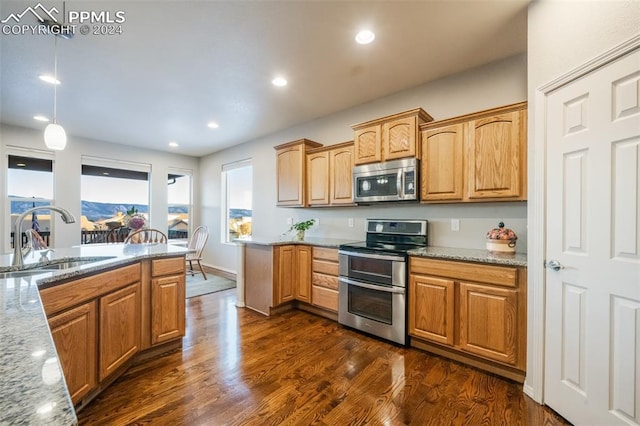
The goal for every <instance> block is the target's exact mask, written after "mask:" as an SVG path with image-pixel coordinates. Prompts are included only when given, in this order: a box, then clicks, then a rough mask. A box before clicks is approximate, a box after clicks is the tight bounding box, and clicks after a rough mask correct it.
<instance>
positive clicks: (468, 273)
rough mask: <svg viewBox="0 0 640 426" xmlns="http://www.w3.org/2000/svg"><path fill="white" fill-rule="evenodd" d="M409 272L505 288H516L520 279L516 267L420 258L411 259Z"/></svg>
mask: <svg viewBox="0 0 640 426" xmlns="http://www.w3.org/2000/svg"><path fill="white" fill-rule="evenodd" d="M409 271H410V273H412V274H422V275H437V276H441V277H447V278H453V279H458V280H470V281H474V282H480V283H488V284H494V285H501V286H505V287H516V286H517V278H518V269H517V268H514V267H508V266H493V265H478V264H475V263H465V262H456V261H449V260H435V259H426V258H420V257H411V259H410V264H409Z"/></svg>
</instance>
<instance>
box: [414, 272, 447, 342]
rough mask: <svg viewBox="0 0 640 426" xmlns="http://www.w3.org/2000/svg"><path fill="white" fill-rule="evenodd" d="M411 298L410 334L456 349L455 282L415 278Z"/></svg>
mask: <svg viewBox="0 0 640 426" xmlns="http://www.w3.org/2000/svg"><path fill="white" fill-rule="evenodd" d="M409 294H410V297H409V334H411V335H414V336H418V337H422V338H424V339H429V340H432V341H434V342H438V343H443V344H445V345H449V346H453V343H454V342H453V337H454V327H455V323H454V321H455V311H454V309H455V308H454V306H455V305H454V297H455V283H454V281H453V280H448V279H442V278H433V277H428V276H423V275H415V274H412V275H411V277H410V280H409Z"/></svg>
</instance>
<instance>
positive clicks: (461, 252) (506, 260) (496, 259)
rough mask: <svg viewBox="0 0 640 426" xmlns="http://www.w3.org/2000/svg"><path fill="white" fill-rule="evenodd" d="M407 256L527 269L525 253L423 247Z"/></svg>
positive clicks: (411, 251)
mask: <svg viewBox="0 0 640 426" xmlns="http://www.w3.org/2000/svg"><path fill="white" fill-rule="evenodd" d="M409 255H410V256H418V257H431V258H436V259H444V260H463V261H467V262H479V263H489V264H493V265H506V266H520V267H525V268H526V267H527V254H526V253H496V252H490V251H488V250H484V249H465V248H450V247H425V248H421V249H416V250H410V251H409Z"/></svg>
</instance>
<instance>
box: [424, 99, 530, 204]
mask: <svg viewBox="0 0 640 426" xmlns="http://www.w3.org/2000/svg"><path fill="white" fill-rule="evenodd" d="M526 129H527V103H526V102H521V103H518V104H513V105H506V106H504V107H499V108H493V109H490V110H486V111H480V112H477V113H473V114H468V115H464V116H460V117H454V118H450V119H447V120H441V121H437V122H432V123H427V124H423V125H421V126H420V133H421V137H422V140H421V147H422V162H421V166H420V173H421V178H420V184H421V190H420V195H421V200H422V201H425V202H456V201H458V202H459V201H463V202H473V201H513V200H526V199H527V158H526V157H527V130H526Z"/></svg>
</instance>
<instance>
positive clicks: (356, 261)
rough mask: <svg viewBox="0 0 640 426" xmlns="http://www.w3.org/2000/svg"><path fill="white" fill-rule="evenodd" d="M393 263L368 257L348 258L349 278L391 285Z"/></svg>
mask: <svg viewBox="0 0 640 426" xmlns="http://www.w3.org/2000/svg"><path fill="white" fill-rule="evenodd" d="M392 275H393V261H391V260H380V259H371V258H368V257H356V256H350V257H349V276H350V277H354V278H359V279H362V280H365V281H373V282H375V283H381V284H391V277H392Z"/></svg>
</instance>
